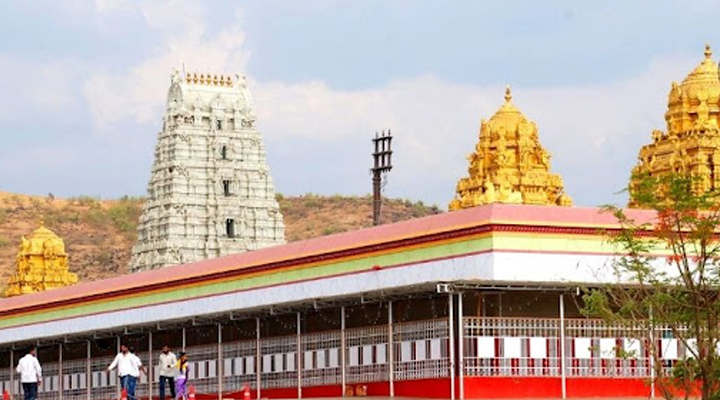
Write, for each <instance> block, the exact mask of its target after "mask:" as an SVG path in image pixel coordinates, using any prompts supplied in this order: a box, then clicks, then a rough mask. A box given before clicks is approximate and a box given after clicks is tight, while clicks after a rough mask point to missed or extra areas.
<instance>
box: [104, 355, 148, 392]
mask: <svg viewBox="0 0 720 400" xmlns="http://www.w3.org/2000/svg"><path fill="white" fill-rule="evenodd" d="M116 367H117V369H118V376H119V377H120V386H121V387H122V388H123V389H126V390H127V394H128V399H129V400H137V397H135V385H136V384H137V379H138V377H139V376H140V371H142V372H143V373H145V374H147V371H146V370H145V367H144V366H143V365H142V361H140V358H138V356H136V355H135V354H133V353H132V352H131V351H130V348H129V347H128V346H127V345H124V344H123V345H120V353H118V355H117V356H115V359H114V360H113V362H112V364H110V366H109V367H108V368H107V370H108V371H112V370H113V369H115V368H116Z"/></svg>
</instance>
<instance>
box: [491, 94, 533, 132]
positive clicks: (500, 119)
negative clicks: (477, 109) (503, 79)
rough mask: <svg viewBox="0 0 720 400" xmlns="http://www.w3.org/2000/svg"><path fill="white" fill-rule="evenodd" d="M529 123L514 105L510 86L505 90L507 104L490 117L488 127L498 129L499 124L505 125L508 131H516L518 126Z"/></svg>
mask: <svg viewBox="0 0 720 400" xmlns="http://www.w3.org/2000/svg"><path fill="white" fill-rule="evenodd" d="M523 121H527V118H525V116H524V115H523V113H522V112H521V111H520V110H519V109H518V108H517V107H515V105H514V104H513V103H512V91H511V90H510V86H509V85H508V86H507V87H506V88H505V103H504V104H503V105H502V106H500V108H499V109H498V110H497V112H495V114H494V115H493V116H492V117H490V120H489V121H488V125H490V126H493V127H496V126H498V125H499V124H503V125H505V129H506V130H508V129H509V130H510V131H515V130H516V129H517V126H518V125H519V124H520V123H521V122H523Z"/></svg>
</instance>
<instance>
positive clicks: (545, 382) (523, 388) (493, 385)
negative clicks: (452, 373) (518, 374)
mask: <svg viewBox="0 0 720 400" xmlns="http://www.w3.org/2000/svg"><path fill="white" fill-rule="evenodd" d="M464 381H465V398H466V399H488V398H490V399H491V398H495V399H517V398H532V397H535V398H561V397H562V388H561V386H560V384H561V382H560V378H512V377H493V378H478V377H472V378H465V379H464Z"/></svg>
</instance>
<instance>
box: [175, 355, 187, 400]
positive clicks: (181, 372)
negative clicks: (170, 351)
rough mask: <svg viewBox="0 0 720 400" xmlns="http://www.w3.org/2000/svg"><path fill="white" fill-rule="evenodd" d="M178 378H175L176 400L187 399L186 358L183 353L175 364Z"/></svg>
mask: <svg viewBox="0 0 720 400" xmlns="http://www.w3.org/2000/svg"><path fill="white" fill-rule="evenodd" d="M177 370H178V376H177V377H176V378H175V395H176V396H177V398H178V399H187V398H188V397H187V371H188V356H187V354H186V353H185V352H184V351H183V352H181V353H180V358H179V359H178V363H177Z"/></svg>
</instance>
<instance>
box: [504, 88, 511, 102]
mask: <svg viewBox="0 0 720 400" xmlns="http://www.w3.org/2000/svg"><path fill="white" fill-rule="evenodd" d="M510 100H512V91H511V90H510V85H507V86H505V102H506V103H509V102H510Z"/></svg>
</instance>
